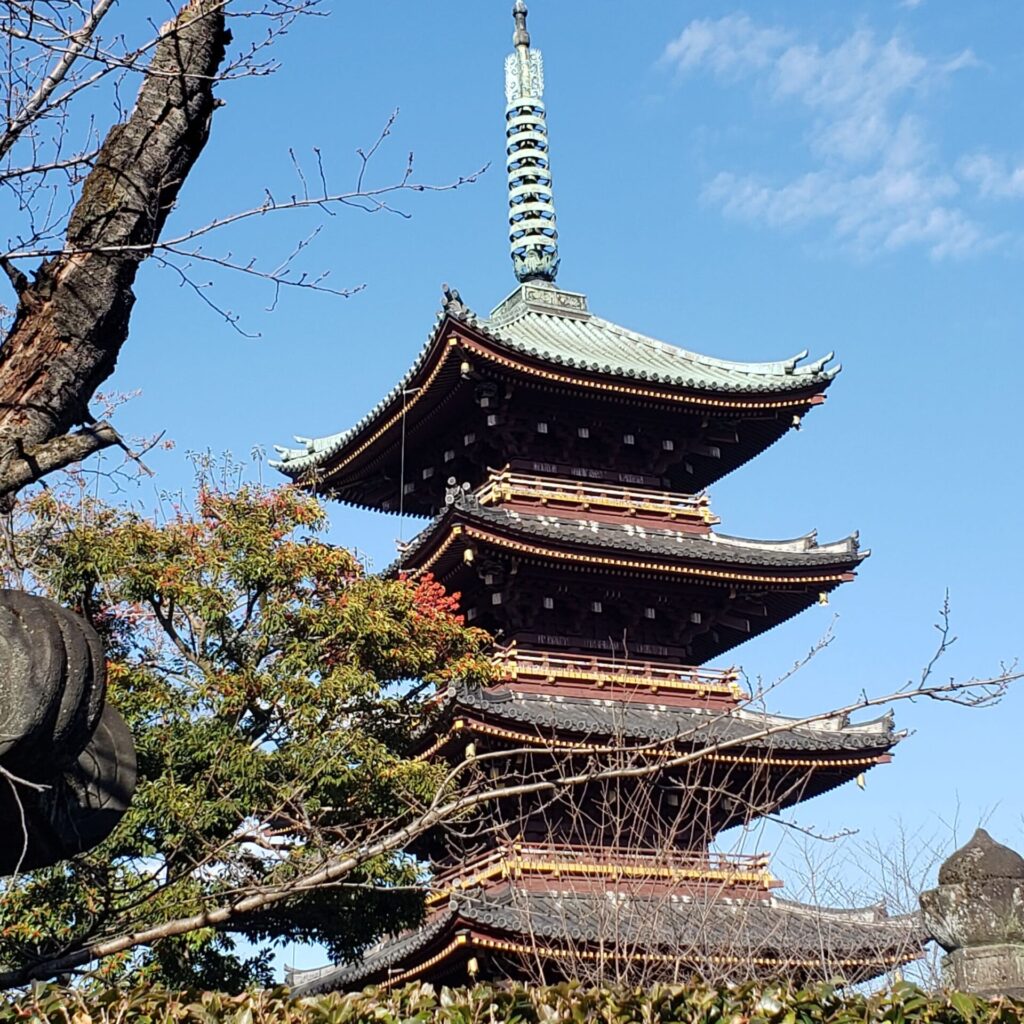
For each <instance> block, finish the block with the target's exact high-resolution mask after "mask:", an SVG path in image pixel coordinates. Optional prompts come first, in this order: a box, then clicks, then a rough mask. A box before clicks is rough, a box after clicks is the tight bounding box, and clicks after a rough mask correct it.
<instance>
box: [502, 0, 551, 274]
mask: <svg viewBox="0 0 1024 1024" xmlns="http://www.w3.org/2000/svg"><path fill="white" fill-rule="evenodd" d="M526 14H527V10H526V4H525V2H524V0H516V4H515V7H513V9H512V16H513V18H514V19H515V23H516V27H515V33H514V34H513V36H512V42H513V43H514V44H515V52H514V53H510V54H509V55H508V57H506V58H505V98H506V100H507V102H508V106H507V107H506V108H505V134H506V138H507V153H508V205H509V212H508V220H509V243H510V245H511V249H512V264H513V266H514V267H515V273H516V277H517V278H518V279H519V280H520V281H521V282H526V281H547V282H549V283H550V282H553V281H554V280H555V276H556V275H557V274H558V261H559V257H558V231H557V230H556V228H555V201H554V195H553V193H552V191H551V163H550V160H549V157H548V126H547V118H546V115H545V112H544V101H543V96H544V60H543V57H542V56H541V52H540V50H533V49H531V48H530V33H529V31H528V30H527V28H526Z"/></svg>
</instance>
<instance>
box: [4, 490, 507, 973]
mask: <svg viewBox="0 0 1024 1024" xmlns="http://www.w3.org/2000/svg"><path fill="white" fill-rule="evenodd" d="M323 526H324V512H323V510H322V508H321V507H320V505H319V504H318V503H317V501H316V500H315V499H314V498H313V497H310V496H309V495H306V494H304V493H301V492H299V491H296V490H293V489H290V488H282V489H277V490H269V489H262V488H259V487H252V486H243V487H241V488H240V489H238V490H236V491H234V492H232V491H230V490H225V489H221V488H219V487H217V486H215V485H214V484H212V483H211V482H210V481H209V480H203V482H202V484H201V486H200V488H199V490H198V494H197V496H196V499H195V504H194V509H191V508H186V507H184V506H183V505H180V504H179V505H177V506H176V507H175V508H174V509H173V510H172V512H171V513H170V515H169V516H168V517H166V518H165V519H164V520H163V521H159V522H158V521H156V520H154V519H152V518H148V517H146V516H143V515H140V514H138V513H136V512H133V511H130V510H126V509H124V508H112V507H107V506H104V505H103V504H101V503H98V502H96V501H91V500H86V501H84V503H81V504H78V505H75V504H71V503H68V502H66V501H64V500H62V499H61V498H59V497H57V496H56V495H55V492H54V491H52V490H47V491H44V492H42V493H41V494H39V495H37V496H35V497H34V498H32V499H31V500H30V501H29V502H28V503H27V504H26V506H25V515H24V517H23V520H22V523H21V527H22V528H21V529H20V530H18V531H17V533H16V534H15V535H14V537H15V538H16V539H13V540H12V543H13V548H12V551H13V554H14V563H15V564H18V563H19V560H24V559H25V558H28V557H30V558H31V564H30V565H28V566H23V569H24V570H25V572H26V573H27V576H28V578H29V580H30V581H32V582H34V584H35V585H36V586H37V588H38V589H40V590H42V591H43V592H45V593H47V594H48V595H49V596H52V597H54V598H55V599H57V600H60V601H62V602H65V603H67V604H69V605H70V606H72V607H74V608H76V609H78V610H79V611H81V612H82V613H83V614H85V615H86V616H87V617H88V618H89V619H90V620H91V621H92V622H93V623H94V625H95V626H96V627H97V629H98V630H99V631H100V633H101V635H102V636H103V637H104V640H105V642H106V643H107V645H108V656H109V665H108V677H109V699H110V700H111V701H112V703H113V704H114V705H115V706H116V707H117V708H118V709H119V710H120V711H121V713H122V714H123V715H124V716H125V718H126V720H127V722H128V724H129V726H130V727H131V729H132V732H133V734H134V736H135V739H136V743H137V748H138V758H139V768H140V785H139V788H138V790H137V792H136V795H135V799H134V801H133V803H132V806H131V809H130V811H129V812H128V814H127V815H126V817H125V819H124V820H123V821H122V823H121V825H120V826H119V827H118V828H117V830H116V831H115V832H114V834H113V835H112V836H111V838H110V839H109V840H108V841H107V842H106V843H104V844H103V845H102V846H101V847H99V848H97V849H96V850H94V851H92V852H91V853H89V854H88V855H86V856H82V857H79V858H77V859H75V860H73V861H71V862H69V863H66V864H63V865H60V866H58V867H55V868H52V869H48V870H45V871H39V872H35V873H33V874H30V875H26V876H22V877H19V878H15V879H13V880H9V881H8V882H6V883H4V888H3V889H2V890H0V893H2V895H0V963H2V964H4V965H5V966H6V967H7V968H8V969H19V968H24V967H30V966H31V965H32V964H33V963H40V962H46V961H51V960H53V959H54V958H57V957H66V956H68V955H69V954H70V955H73V954H74V953H75V952H76V951H80V950H83V949H85V948H87V947H89V946H90V945H92V944H94V943H96V942H97V941H98V940H102V939H103V938H105V937H109V936H117V935H126V934H132V933H136V932H140V931H148V932H149V933H150V936H151V941H149V942H148V943H147V944H146V945H144V946H142V947H139V948H131V947H129V948H127V949H125V950H124V951H123V952H121V953H120V954H119V955H117V956H113V957H109V958H107V959H106V960H105V961H104V962H103V963H102V964H101V970H102V971H103V972H105V973H107V974H112V975H114V976H115V977H120V976H123V975H125V974H129V973H133V974H134V973H139V972H141V973H142V974H144V975H151V976H154V977H156V978H159V979H160V980H163V981H166V982H168V983H170V984H175V985H182V984H190V985H191V984H194V985H201V986H207V987H211V988H219V989H237V988H239V987H242V986H244V985H245V984H246V983H247V982H250V981H269V980H270V979H269V975H268V954H267V949H268V948H269V945H272V944H273V943H274V942H275V941H283V940H284V939H285V938H288V939H297V940H300V941H302V940H306V941H316V942H322V943H324V944H325V945H326V946H327V947H328V949H329V950H330V953H331V956H332V957H335V958H339V959H340V958H345V957H347V956H350V955H352V953H353V952H354V951H356V950H357V949H359V948H360V947H362V946H363V945H365V944H366V943H367V942H368V941H369V940H371V939H372V938H374V937H375V936H377V935H380V934H383V933H387V932H392V931H395V930H397V929H399V928H401V927H403V926H407V925H409V924H412V923H414V922H416V920H417V919H418V917H419V916H420V914H421V908H422V894H421V893H420V892H418V891H417V890H416V889H415V888H414V883H415V882H416V881H417V878H418V877H419V876H418V868H417V865H416V864H415V862H413V861H412V860H411V859H409V858H405V857H402V856H400V855H382V856H377V857H372V858H370V859H369V860H366V861H365V862H361V863H359V864H358V865H357V866H356V867H355V868H354V869H353V870H352V871H350V872H348V873H347V874H346V876H345V877H344V879H343V881H342V882H339V883H337V884H326V885H319V886H317V887H315V888H311V887H307V886H306V885H305V884H304V883H303V882H302V881H301V880H302V879H305V878H308V877H309V876H310V874H311V873H315V871H316V869H317V868H318V867H319V866H320V865H322V864H324V863H326V862H328V861H329V859H330V858H331V857H332V856H336V855H337V853H338V851H339V850H346V849H356V848H361V847H364V846H365V845H366V844H369V843H372V841H373V840H374V839H375V838H376V837H378V836H379V835H380V834H382V833H385V832H387V831H388V830H394V829H395V828H396V827H397V826H396V823H399V822H401V820H402V819H403V816H404V815H407V814H408V813H409V812H410V809H412V810H414V811H415V810H416V809H420V808H422V807H423V806H424V805H426V804H428V803H429V801H430V800H431V798H432V797H433V796H434V795H435V794H436V792H437V791H438V787H439V785H440V784H441V780H440V779H439V777H438V774H437V772H438V769H437V768H436V767H431V766H429V765H427V764H425V763H423V762H421V761H417V760H413V759H411V758H409V757H407V756H406V751H407V748H408V744H409V742H410V736H411V735H412V733H413V731H414V730H415V729H416V727H417V724H418V723H419V722H420V721H421V719H422V716H423V705H422V698H421V697H420V694H421V693H422V692H423V689H424V685H426V686H429V685H430V684H438V683H444V682H445V681H446V680H448V679H450V678H452V677H462V678H467V677H468V678H473V677H477V678H484V677H485V676H486V674H487V673H488V671H489V668H488V665H487V662H486V661H485V660H484V659H483V657H482V655H481V649H482V644H483V641H484V639H485V637H484V635H483V634H482V633H481V632H480V631H478V630H474V629H470V628H467V627H466V626H464V625H463V623H462V619H461V618H460V617H459V616H458V615H457V614H456V613H455V608H456V605H455V596H453V595H448V594H446V593H445V592H444V590H443V588H441V587H440V585H438V584H437V583H435V582H434V581H433V580H431V579H430V578H421V579H419V580H418V581H416V582H413V581H410V580H406V579H383V578H381V577H378V576H372V575H369V574H367V573H366V572H365V571H364V570H363V567H362V566H361V565H360V563H359V562H358V561H357V559H356V558H355V557H354V556H353V555H352V554H351V553H350V552H349V551H346V550H344V549H342V548H339V547H334V546H332V545H330V544H328V543H326V542H325V541H324V540H323V539H322V538H321V537H319V536H318V533H319V531H321V529H322V528H323ZM29 553H30V554H29ZM412 679H415V680H417V681H420V685H417V686H416V687H415V688H413V687H411V686H410V684H408V683H406V682H405V681H407V680H412ZM293 883H294V886H295V888H294V891H293V892H288V887H289V885H290V884H293ZM282 887H283V891H284V892H286V893H287V896H286V898H283V899H280V898H279V899H278V900H277V901H276V902H273V903H272V904H269V905H268V906H267V908H266V909H264V910H262V911H260V910H256V911H255V912H248V913H245V914H239V916H238V917H237V919H233V918H232V916H231V914H230V913H229V914H228V918H227V920H226V921H223V922H221V923H220V924H219V926H217V927H214V926H213V925H212V924H211V925H206V924H205V923H204V919H203V915H204V913H205V912H206V911H207V910H208V908H210V907H214V906H216V907H225V906H227V907H229V908H230V907H232V906H233V905H237V904H238V901H239V900H241V899H243V898H245V897H249V898H251V897H252V896H253V894H259V893H261V892H266V891H268V890H269V889H273V890H274V891H275V892H276V893H277V894H278V896H280V894H281V892H282ZM183 918H188V919H190V920H191V924H190V926H189V927H188V928H187V929H180V928H179V929H175V928H168V929H167V934H166V935H161V926H162V924H163V923H164V922H169V921H175V920H177V921H180V920H181V919H183ZM238 935H244V936H246V937H247V938H249V939H250V940H255V941H257V942H262V943H263V948H262V951H261V952H260V953H259V954H258V955H256V956H255V957H249V958H245V957H243V956H241V955H240V954H239V953H238V952H237V951H236V949H235V937H236V936H238ZM153 940H155V941H153Z"/></svg>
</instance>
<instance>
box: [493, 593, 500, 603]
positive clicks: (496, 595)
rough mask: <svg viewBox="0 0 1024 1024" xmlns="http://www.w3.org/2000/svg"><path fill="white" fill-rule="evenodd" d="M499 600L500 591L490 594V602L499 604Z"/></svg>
mask: <svg viewBox="0 0 1024 1024" xmlns="http://www.w3.org/2000/svg"><path fill="white" fill-rule="evenodd" d="M501 600H502V598H501V594H500V593H496V594H491V604H501Z"/></svg>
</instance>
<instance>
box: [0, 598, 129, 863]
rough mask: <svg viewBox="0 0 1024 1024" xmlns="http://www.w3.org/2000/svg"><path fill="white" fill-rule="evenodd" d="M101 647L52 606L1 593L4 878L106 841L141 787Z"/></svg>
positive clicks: (91, 633)
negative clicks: (107, 698) (107, 699)
mask: <svg viewBox="0 0 1024 1024" xmlns="http://www.w3.org/2000/svg"><path fill="white" fill-rule="evenodd" d="M105 683H106V673H105V667H104V654H103V644H102V642H101V641H100V638H99V636H98V635H97V634H96V631H95V630H94V629H93V628H92V626H90V625H89V624H88V623H87V622H86V621H85V620H84V619H82V618H80V617H79V616H77V615H75V614H73V613H72V612H69V611H68V610H67V609H65V608H62V607H61V606H60V605H58V604H56V603H54V602H53V601H49V600H47V599H45V598H41V597H36V596H34V595H31V594H25V593H23V592H21V591H13V590H0V828H2V829H3V836H4V840H3V842H2V843H0V874H9V873H11V872H15V871H23V870H29V869H32V868H38V867H44V866H46V865H49V864H54V863H56V862H57V861H59V860H62V859H64V858H66V857H70V856H73V855H74V854H76V853H81V852H83V851H84V850H88V849H90V848H91V847H93V846H95V845H96V844H97V843H99V842H101V841H102V840H103V839H105V838H106V837H107V836H108V835H109V834H110V832H111V831H112V830H113V828H114V826H115V825H116V824H117V822H118V821H119V820H120V818H121V816H122V815H123V814H124V812H125V810H126V809H127V807H128V804H129V802H130V800H131V796H132V792H133V791H134V788H135V780H136V764H135V748H134V744H133V742H132V737H131V734H130V733H129V731H128V727H127V726H126V725H125V723H124V721H123V720H122V719H121V717H120V715H118V713H117V712H116V711H115V710H114V709H113V708H111V707H105V706H104V693H105Z"/></svg>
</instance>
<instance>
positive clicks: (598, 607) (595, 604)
mask: <svg viewBox="0 0 1024 1024" xmlns="http://www.w3.org/2000/svg"><path fill="white" fill-rule="evenodd" d="M590 610H591V611H592V612H594V613H596V614H598V615H599V614H600V613H601V612H602V611H603V610H604V605H602V604H601V602H600V601H591V602H590Z"/></svg>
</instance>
